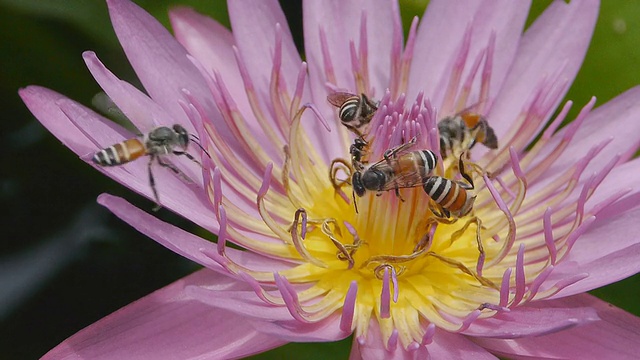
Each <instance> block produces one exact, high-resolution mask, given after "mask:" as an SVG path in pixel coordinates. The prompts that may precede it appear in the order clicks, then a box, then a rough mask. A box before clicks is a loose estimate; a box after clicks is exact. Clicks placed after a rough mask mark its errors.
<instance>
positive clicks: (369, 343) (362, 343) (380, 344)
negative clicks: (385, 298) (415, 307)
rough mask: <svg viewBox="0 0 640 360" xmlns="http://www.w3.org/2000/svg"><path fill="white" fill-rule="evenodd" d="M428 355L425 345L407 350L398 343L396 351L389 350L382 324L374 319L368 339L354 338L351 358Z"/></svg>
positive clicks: (395, 359)
mask: <svg viewBox="0 0 640 360" xmlns="http://www.w3.org/2000/svg"><path fill="white" fill-rule="evenodd" d="M429 346H431V345H429ZM428 356H429V354H428V353H427V349H426V348H425V347H424V346H420V347H419V348H418V349H416V350H413V351H407V350H406V349H405V348H404V347H403V346H401V345H398V346H397V347H396V348H395V351H389V350H387V349H386V347H385V341H384V339H383V337H382V333H381V332H380V326H379V325H378V322H377V321H376V320H374V319H372V320H371V322H370V323H369V328H368V330H367V336H366V339H362V338H359V337H354V338H353V345H352V346H351V354H350V355H349V359H351V360H355V359H393V360H409V359H415V360H418V359H427V358H428ZM432 358H433V357H432ZM445 358H446V357H443V359H445Z"/></svg>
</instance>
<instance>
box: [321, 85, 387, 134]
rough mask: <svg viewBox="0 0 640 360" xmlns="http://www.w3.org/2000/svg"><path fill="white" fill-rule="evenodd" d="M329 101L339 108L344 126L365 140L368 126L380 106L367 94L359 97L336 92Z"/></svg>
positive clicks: (330, 96) (328, 97)
mask: <svg viewBox="0 0 640 360" xmlns="http://www.w3.org/2000/svg"><path fill="white" fill-rule="evenodd" d="M327 100H328V101H329V103H331V105H333V106H335V107H337V108H339V111H338V117H339V118H340V122H341V123H342V125H344V126H345V127H346V128H347V129H349V130H351V131H352V132H353V133H355V134H356V135H358V137H360V138H363V139H364V136H365V135H366V133H367V132H366V130H367V125H369V122H371V119H372V118H373V115H374V114H375V113H376V110H378V105H377V104H376V103H375V102H373V101H371V100H370V99H369V98H368V97H367V96H366V95H365V94H360V96H358V95H355V94H351V93H347V92H334V93H332V94H329V95H328V96H327Z"/></svg>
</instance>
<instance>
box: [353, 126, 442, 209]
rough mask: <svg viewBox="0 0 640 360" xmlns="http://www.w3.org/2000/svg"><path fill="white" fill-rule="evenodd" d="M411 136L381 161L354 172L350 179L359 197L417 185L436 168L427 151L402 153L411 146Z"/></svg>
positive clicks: (435, 159)
mask: <svg viewBox="0 0 640 360" xmlns="http://www.w3.org/2000/svg"><path fill="white" fill-rule="evenodd" d="M415 142H416V138H415V137H414V138H413V139H411V141H409V142H408V143H406V144H403V145H400V146H397V147H395V148H393V149H389V150H387V151H386V152H385V154H384V157H383V159H382V160H380V161H378V162H376V163H374V164H371V165H370V166H368V167H366V168H365V169H364V170H362V171H360V170H356V171H354V173H353V175H352V178H351V185H352V186H353V192H354V193H355V194H356V195H358V196H360V197H362V196H364V195H365V193H366V192H367V191H377V192H382V191H386V190H391V189H395V191H396V195H398V196H399V191H398V189H400V188H410V187H416V186H421V185H422V184H423V183H424V182H425V180H426V179H427V178H428V177H429V176H430V174H431V172H432V171H433V170H434V169H435V168H436V165H437V161H438V159H437V157H436V155H435V154H434V153H433V151H431V150H417V151H411V152H405V153H402V154H401V155H399V156H396V155H397V154H398V153H400V152H403V151H405V150H406V149H407V148H409V147H410V146H412V145H413V144H415Z"/></svg>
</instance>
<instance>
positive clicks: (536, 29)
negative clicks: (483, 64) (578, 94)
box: [488, 0, 599, 139]
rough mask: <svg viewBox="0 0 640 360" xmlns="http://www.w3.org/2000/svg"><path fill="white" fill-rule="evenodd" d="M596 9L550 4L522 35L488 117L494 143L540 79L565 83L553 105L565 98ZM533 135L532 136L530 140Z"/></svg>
mask: <svg viewBox="0 0 640 360" xmlns="http://www.w3.org/2000/svg"><path fill="white" fill-rule="evenodd" d="M598 8H599V1H598V0H585V1H571V2H569V3H566V2H564V1H554V2H553V3H552V4H551V5H550V6H549V8H548V9H547V10H546V11H545V12H544V13H543V14H542V15H541V16H540V17H539V18H538V19H536V21H535V22H534V23H533V24H532V25H531V27H529V29H528V30H527V31H526V32H525V34H524V36H523V37H522V40H521V41H520V47H519V49H518V53H517V55H516V57H515V60H514V63H513V65H512V67H511V68H510V70H509V73H508V74H507V77H506V79H505V81H504V84H503V87H502V91H501V92H500V93H499V94H498V96H497V98H496V102H495V103H494V106H493V108H492V109H491V112H490V114H488V118H489V119H490V121H491V126H493V128H494V129H495V132H496V135H497V136H498V139H502V138H503V137H504V135H505V134H506V133H507V131H508V129H509V127H510V125H511V124H512V123H513V119H514V114H519V113H520V111H521V110H522V108H523V106H524V105H525V104H526V103H527V102H528V101H531V96H532V94H533V92H534V89H535V88H536V87H537V86H538V85H539V82H540V80H541V79H544V78H545V77H547V78H548V77H550V76H553V77H554V79H550V78H548V80H555V79H559V80H561V81H564V82H566V85H567V86H566V88H565V89H564V90H563V91H562V92H561V93H560V96H559V97H558V100H557V102H559V101H560V99H561V98H562V97H563V96H564V94H566V91H567V90H568V88H569V87H568V85H569V84H571V82H572V81H573V79H574V77H575V76H576V74H577V73H578V70H579V69H580V65H582V60H583V59H584V56H585V54H586V52H587V48H588V47H589V42H590V40H591V35H592V33H593V29H594V27H595V24H596V18H597V16H598ZM556 105H557V104H556ZM554 109H555V106H553V107H550V112H549V113H548V114H546V116H544V119H548V117H549V116H551V112H553V111H554ZM541 125H542V124H541ZM535 135H536V134H535V133H532V134H531V137H532V138H533V137H534V136H535Z"/></svg>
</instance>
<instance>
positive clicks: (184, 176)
mask: <svg viewBox="0 0 640 360" xmlns="http://www.w3.org/2000/svg"><path fill="white" fill-rule="evenodd" d="M156 159H157V160H158V164H160V166H162V167H165V168H167V169H169V170H171V171H173V173H174V174H176V175H178V176H179V177H180V178H181V179H182V180H184V181H186V182H188V183H192V184H193V183H194V181H193V180H191V178H189V177H188V176H187V174H185V173H183V172H182V171H181V170H180V169H178V168H177V167H176V166H175V165H173V164H172V163H170V162H168V161H167V162H165V161H163V160H162V159H161V158H160V157H156Z"/></svg>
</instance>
